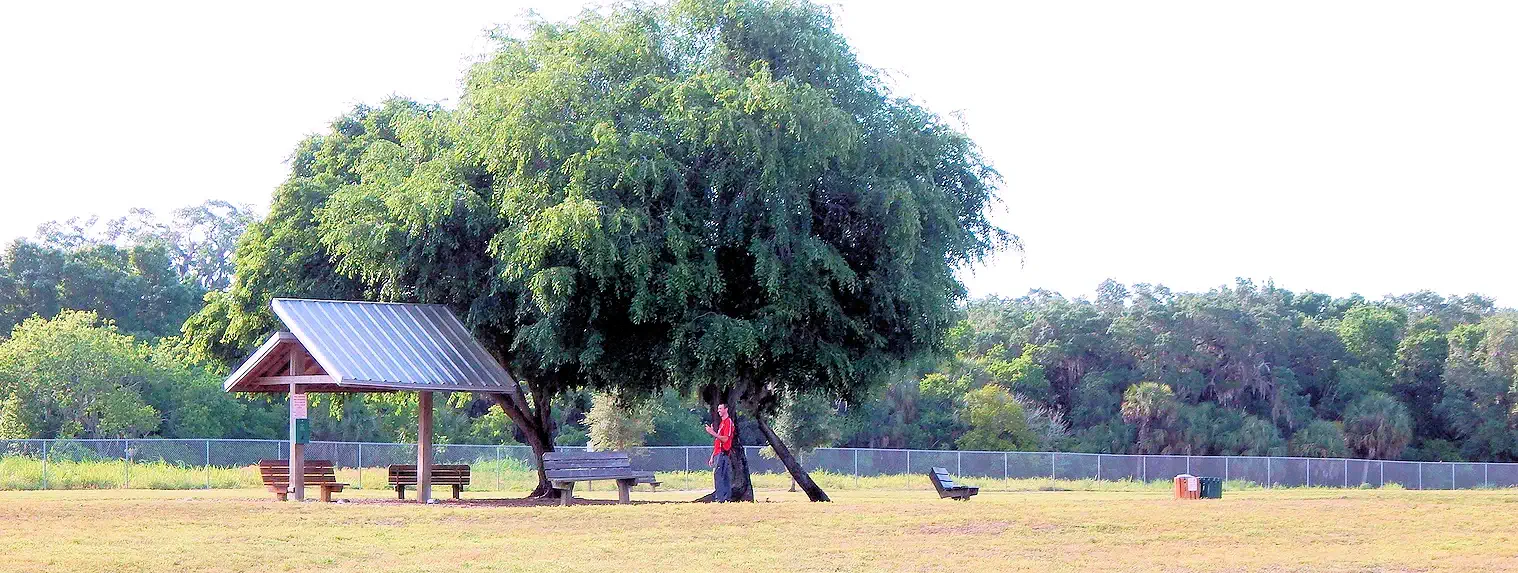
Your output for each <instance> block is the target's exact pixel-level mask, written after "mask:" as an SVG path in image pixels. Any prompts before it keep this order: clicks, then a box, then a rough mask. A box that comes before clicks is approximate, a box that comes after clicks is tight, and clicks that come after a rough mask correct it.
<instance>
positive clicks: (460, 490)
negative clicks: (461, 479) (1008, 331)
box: [453, 484, 464, 499]
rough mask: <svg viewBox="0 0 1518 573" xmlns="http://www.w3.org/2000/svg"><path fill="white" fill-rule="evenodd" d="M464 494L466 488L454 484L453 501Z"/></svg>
mask: <svg viewBox="0 0 1518 573" xmlns="http://www.w3.org/2000/svg"><path fill="white" fill-rule="evenodd" d="M462 493H464V486H462V485H460V484H453V499H458V498H459V494H462Z"/></svg>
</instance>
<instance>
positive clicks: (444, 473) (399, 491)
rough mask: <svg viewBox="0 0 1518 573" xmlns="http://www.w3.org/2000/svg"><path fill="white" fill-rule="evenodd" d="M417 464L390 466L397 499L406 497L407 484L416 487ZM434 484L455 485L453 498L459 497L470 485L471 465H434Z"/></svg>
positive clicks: (391, 483) (391, 484)
mask: <svg viewBox="0 0 1518 573" xmlns="http://www.w3.org/2000/svg"><path fill="white" fill-rule="evenodd" d="M417 473H418V472H417V471H416V464H393V465H391V466H390V487H393V488H395V498H396V499H406V486H408V485H409V486H411V487H416V477H417ZM432 485H450V486H453V499H458V498H459V494H460V493H462V492H463V491H464V486H466V485H469V466H467V465H433V466H432Z"/></svg>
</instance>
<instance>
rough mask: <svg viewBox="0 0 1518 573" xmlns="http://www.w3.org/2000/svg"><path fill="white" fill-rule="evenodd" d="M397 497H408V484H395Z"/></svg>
mask: <svg viewBox="0 0 1518 573" xmlns="http://www.w3.org/2000/svg"><path fill="white" fill-rule="evenodd" d="M395 499H406V486H403V485H398V486H395Z"/></svg>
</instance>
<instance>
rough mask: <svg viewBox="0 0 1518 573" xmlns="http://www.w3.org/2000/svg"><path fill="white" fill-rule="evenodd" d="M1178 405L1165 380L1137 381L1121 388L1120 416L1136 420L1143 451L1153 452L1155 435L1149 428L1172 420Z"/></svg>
mask: <svg viewBox="0 0 1518 573" xmlns="http://www.w3.org/2000/svg"><path fill="white" fill-rule="evenodd" d="M1178 409H1179V408H1178V406H1177V404H1176V402H1175V391H1173V390H1171V389H1170V386H1169V385H1167V384H1160V383H1159V382H1139V383H1138V384H1134V385H1132V386H1129V387H1128V390H1127V391H1125V392H1123V410H1122V411H1123V420H1124V421H1127V422H1129V423H1133V424H1138V427H1139V444H1138V445H1139V451H1141V452H1142V453H1146V454H1152V453H1155V452H1154V450H1155V447H1154V446H1155V444H1154V442H1155V439H1154V438H1155V436H1153V435H1152V432H1151V431H1150V430H1152V429H1161V430H1163V429H1164V428H1165V427H1167V426H1169V425H1170V424H1172V423H1173V422H1175V417H1176V412H1177V411H1178Z"/></svg>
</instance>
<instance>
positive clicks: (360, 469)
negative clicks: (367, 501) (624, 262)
mask: <svg viewBox="0 0 1518 573" xmlns="http://www.w3.org/2000/svg"><path fill="white" fill-rule="evenodd" d="M357 463H358V489H364V443H363V442H359V443H358V462H357Z"/></svg>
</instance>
